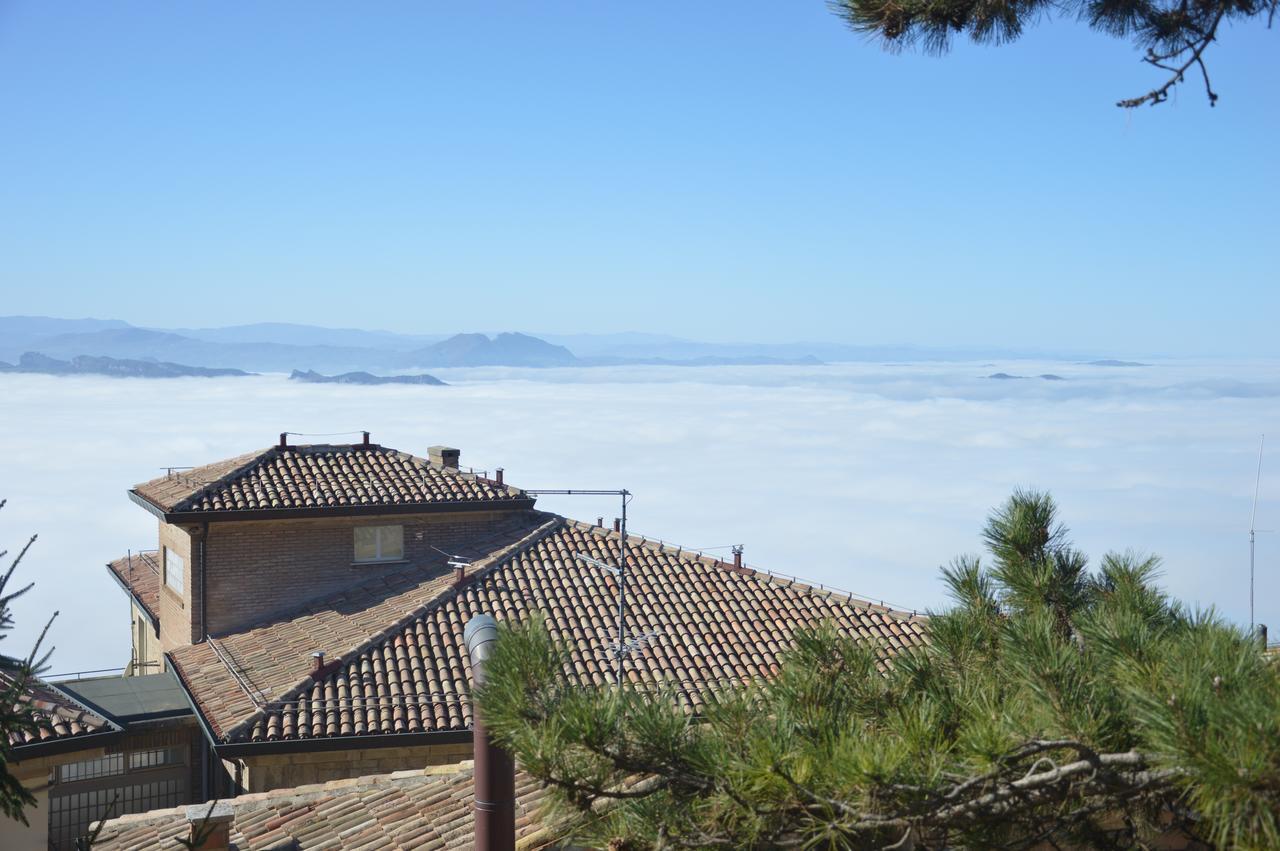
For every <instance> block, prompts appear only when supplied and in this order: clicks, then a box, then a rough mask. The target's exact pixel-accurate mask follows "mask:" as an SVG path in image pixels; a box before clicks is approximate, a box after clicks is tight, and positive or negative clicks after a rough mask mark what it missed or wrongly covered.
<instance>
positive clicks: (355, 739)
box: [214, 728, 472, 757]
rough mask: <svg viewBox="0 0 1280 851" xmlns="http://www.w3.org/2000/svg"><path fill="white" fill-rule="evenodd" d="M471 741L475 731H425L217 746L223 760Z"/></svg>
mask: <svg viewBox="0 0 1280 851" xmlns="http://www.w3.org/2000/svg"><path fill="white" fill-rule="evenodd" d="M471 740H472V731H471V730H470V729H469V728H468V729H464V730H424V731H422V732H418V733H368V734H365V735H362V736H319V737H314V738H303V739H277V740H275V741H259V742H223V743H219V744H215V745H214V750H215V751H217V753H218V756H220V757H242V756H265V755H267V754H285V753H311V752H316V751H344V750H365V749H369V750H372V749H375V748H405V747H412V746H414V745H458V744H466V743H468V742H470V741H471Z"/></svg>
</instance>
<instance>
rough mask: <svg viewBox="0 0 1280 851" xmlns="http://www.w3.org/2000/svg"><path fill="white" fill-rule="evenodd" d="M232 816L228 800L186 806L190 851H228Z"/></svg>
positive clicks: (232, 812)
mask: <svg viewBox="0 0 1280 851" xmlns="http://www.w3.org/2000/svg"><path fill="white" fill-rule="evenodd" d="M233 817H234V811H233V810H232V809H231V802H230V801H217V802H215V803H213V804H191V805H190V806H188V807H187V823H188V824H190V825H191V848H192V851H228V849H229V848H230V847H231V820H232V818H233Z"/></svg>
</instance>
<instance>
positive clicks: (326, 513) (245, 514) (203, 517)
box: [129, 491, 535, 523]
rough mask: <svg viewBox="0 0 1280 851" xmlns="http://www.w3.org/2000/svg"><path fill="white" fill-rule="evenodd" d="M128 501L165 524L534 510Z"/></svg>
mask: <svg viewBox="0 0 1280 851" xmlns="http://www.w3.org/2000/svg"><path fill="white" fill-rule="evenodd" d="M129 498H130V499H132V500H133V501H134V502H136V503H138V504H139V505H141V506H142V507H143V508H145V509H146V510H147V511H149V512H151V513H152V514H154V515H155V516H156V517H159V518H160V519H161V520H163V521H164V522H166V523H216V522H218V521H224V522H225V521H231V520H290V519H295V518H315V517H370V516H377V515H385V514H448V513H450V512H463V511H517V510H523V509H529V508H533V504H534V502H535V500H534V498H533V497H528V496H526V497H517V498H514V499H495V500H476V501H474V502H415V503H411V504H406V503H397V504H394V505H347V506H334V507H327V506H324V507H322V506H314V507H308V508H253V509H237V510H233V511H170V512H165V511H163V510H161V509H160V508H158V507H157V506H156V505H154V504H153V503H152V502H151V501H150V500H148V499H147V498H146V497H144V496H141V495H140V494H138V493H137V492H135V491H129Z"/></svg>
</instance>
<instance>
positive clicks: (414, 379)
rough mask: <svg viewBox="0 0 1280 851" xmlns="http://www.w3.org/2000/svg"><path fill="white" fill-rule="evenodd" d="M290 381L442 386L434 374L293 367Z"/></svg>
mask: <svg viewBox="0 0 1280 851" xmlns="http://www.w3.org/2000/svg"><path fill="white" fill-rule="evenodd" d="M289 380H290V381H302V382H304V383H307V384H431V385H435V386H443V385H444V382H443V381H441V380H440V379H438V378H436V377H435V376H434V375H426V374H421V375H370V374H369V373H367V372H344V373H342V374H341V375H321V374H320V373H318V372H311V371H310V370H308V371H307V372H302V371H300V370H297V369H295V370H294V371H293V373H292V374H291V375H290V376H289Z"/></svg>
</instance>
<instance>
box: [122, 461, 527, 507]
mask: <svg viewBox="0 0 1280 851" xmlns="http://www.w3.org/2000/svg"><path fill="white" fill-rule="evenodd" d="M130 493H131V494H133V495H134V497H135V498H136V499H139V500H141V501H142V502H143V504H144V505H146V506H147V507H149V508H151V509H152V510H153V511H155V512H157V513H161V514H163V515H166V516H170V515H181V516H191V517H203V518H205V519H218V518H219V517H222V516H227V515H234V516H241V515H243V514H244V513H256V512H299V511H311V512H314V511H319V510H332V511H333V512H335V513H342V512H344V511H349V510H352V509H360V510H373V509H377V508H392V509H399V510H406V509H410V508H413V507H441V506H457V505H459V504H465V505H477V504H481V505H489V506H493V507H502V505H504V504H509V503H510V504H532V500H530V499H529V497H528V496H527V495H526V494H524V493H523V492H522V491H520V490H519V489H517V488H511V487H507V486H505V485H499V484H498V483H497V482H493V481H490V480H488V479H485V478H482V477H480V476H477V475H474V474H472V473H463V472H461V471H459V470H457V469H455V468H452V467H444V466H441V465H439V464H435V463H432V462H431V461H428V460H426V459H423V458H419V457H417V456H414V455H410V454H408V453H407V452H400V451H397V450H395V449H389V448H387V447H383V446H378V445H377V444H352V445H331V444H312V445H303V446H287V447H280V446H273V447H271V448H269V449H262V450H258V451H257V452H250V453H248V454H245V455H240V456H237V457H235V458H229V459H227V460H225V461H218V462H215V463H213V464H206V465H204V466H202V467H195V468H192V469H189V470H179V469H173V470H170V471H169V472H167V473H166V474H165V475H163V476H161V477H159V478H156V479H152V480H151V481H149V482H143V483H142V484H139V485H136V486H135V487H134V488H133V490H132V491H131V492H130Z"/></svg>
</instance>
